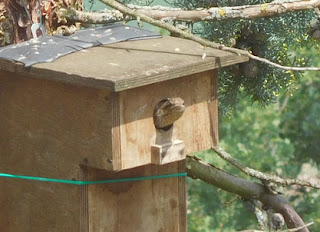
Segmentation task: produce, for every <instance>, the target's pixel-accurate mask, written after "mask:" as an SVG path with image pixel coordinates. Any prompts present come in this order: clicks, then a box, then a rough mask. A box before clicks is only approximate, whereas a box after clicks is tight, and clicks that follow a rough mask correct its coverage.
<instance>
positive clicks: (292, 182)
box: [212, 146, 320, 189]
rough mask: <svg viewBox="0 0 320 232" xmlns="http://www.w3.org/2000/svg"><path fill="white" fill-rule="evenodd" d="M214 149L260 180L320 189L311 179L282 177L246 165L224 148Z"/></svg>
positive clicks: (228, 160) (241, 169) (234, 164)
mask: <svg viewBox="0 0 320 232" xmlns="http://www.w3.org/2000/svg"><path fill="white" fill-rule="evenodd" d="M212 150H214V151H215V152H216V153H217V154H218V155H219V156H220V157H221V158H222V159H224V160H226V161H227V162H229V163H231V164H232V165H233V166H235V167H236V168H238V169H239V170H240V171H242V172H243V173H245V174H247V175H248V176H251V177H255V178H258V179H260V180H265V181H271V182H274V183H277V184H281V185H283V186H287V185H301V186H306V187H312V188H316V189H320V185H319V184H316V183H311V182H309V181H304V180H298V179H282V178H281V177H279V176H276V175H270V174H266V173H263V172H260V171H257V170H254V169H252V168H249V167H246V166H244V165H242V164H241V163H240V162H239V161H238V160H236V159H235V158H234V157H232V156H231V155H230V154H229V153H227V152H225V151H224V150H223V149H222V148H220V147H218V146H216V147H213V148H212Z"/></svg>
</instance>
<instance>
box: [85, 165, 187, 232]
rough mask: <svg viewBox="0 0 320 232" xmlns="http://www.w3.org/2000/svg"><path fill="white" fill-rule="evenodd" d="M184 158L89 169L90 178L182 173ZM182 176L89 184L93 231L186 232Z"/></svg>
mask: <svg viewBox="0 0 320 232" xmlns="http://www.w3.org/2000/svg"><path fill="white" fill-rule="evenodd" d="M183 166H184V167H185V164H184V161H180V163H179V162H175V163H171V164H167V165H162V166H158V165H147V166H144V167H139V168H135V169H130V170H125V171H120V172H117V173H116V174H115V173H114V172H108V171H103V170H98V169H91V170H89V176H90V178H92V179H113V178H126V177H138V176H150V175H163V174H172V173H178V172H184V171H185V168H182V167H183ZM185 181H186V180H185V177H177V178H176V177H174V178H166V179H155V180H144V181H136V182H126V183H113V184H102V185H90V186H89V216H90V231H92V232H109V231H110V232H124V231H125V232H136V231H161V232H186V230H185V228H186V217H185V215H186V212H185V211H186V198H185V195H186V189H185V188H184V186H185Z"/></svg>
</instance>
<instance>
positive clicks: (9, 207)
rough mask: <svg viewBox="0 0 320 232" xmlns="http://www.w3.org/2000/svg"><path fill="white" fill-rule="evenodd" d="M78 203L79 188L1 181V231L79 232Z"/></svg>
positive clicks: (22, 181) (10, 180) (23, 181)
mask: <svg viewBox="0 0 320 232" xmlns="http://www.w3.org/2000/svg"><path fill="white" fill-rule="evenodd" d="M1 169H2V167H1ZM79 203H80V200H79V186H75V185H65V184H55V183H45V182H38V181H28V180H15V179H5V178H0V208H1V210H0V228H1V231H5V232H35V231H37V232H61V231H68V232H79V231H81V230H80V224H79V212H80V209H79V206H80V204H79ZM81 232H82V231H81Z"/></svg>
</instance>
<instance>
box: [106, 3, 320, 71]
mask: <svg viewBox="0 0 320 232" xmlns="http://www.w3.org/2000/svg"><path fill="white" fill-rule="evenodd" d="M101 1H102V2H104V3H105V4H107V5H109V6H111V7H112V8H114V9H117V10H119V11H121V12H123V13H124V14H126V15H131V16H132V17H135V18H137V17H138V18H140V20H141V21H144V22H147V23H150V24H152V25H154V26H157V27H160V28H164V29H166V30H168V31H170V32H172V33H175V34H178V35H180V37H182V38H184V39H188V40H192V41H195V42H198V43H199V44H201V45H203V46H205V47H212V48H216V49H220V50H223V51H228V52H232V53H235V54H238V55H243V56H247V57H250V58H251V59H253V60H258V61H260V62H264V63H266V64H269V65H272V66H274V67H277V68H280V69H284V70H293V71H320V68H319V67H289V66H282V65H280V64H277V63H274V62H272V61H269V60H267V59H265V58H261V57H258V56H255V55H252V54H251V53H250V52H248V51H245V50H241V49H237V48H230V47H226V46H224V45H222V44H218V43H215V42H211V41H208V40H205V39H202V38H200V37H197V36H194V35H193V34H191V33H189V32H185V31H183V30H180V29H178V28H176V27H175V26H173V25H171V24H169V23H166V22H164V21H159V20H156V19H153V18H152V17H149V16H147V15H144V14H140V13H139V12H138V11H136V10H133V9H130V8H128V7H126V6H124V5H123V4H121V3H119V2H117V1H115V0H101Z"/></svg>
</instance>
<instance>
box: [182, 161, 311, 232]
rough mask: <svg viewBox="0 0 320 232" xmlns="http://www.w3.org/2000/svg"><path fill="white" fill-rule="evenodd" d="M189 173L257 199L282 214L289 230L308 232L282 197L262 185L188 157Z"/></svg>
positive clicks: (196, 177)
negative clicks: (270, 192)
mask: <svg viewBox="0 0 320 232" xmlns="http://www.w3.org/2000/svg"><path fill="white" fill-rule="evenodd" d="M187 173H188V176H189V177H191V178H193V179H200V180H202V181H204V182H206V183H208V184H211V185H214V186H216V187H218V188H221V189H223V190H225V191H228V192H231V193H235V194H238V195H240V196H241V197H243V198H244V199H248V200H250V199H256V200H259V201H261V202H262V204H263V205H264V206H265V207H267V208H272V209H273V210H274V211H275V212H277V213H281V214H282V215H283V217H284V219H285V222H286V224H287V226H288V228H298V227H301V228H302V229H300V232H308V231H309V230H308V228H307V227H303V226H305V224H304V222H303V220H302V219H301V217H300V216H299V215H298V214H297V212H296V211H295V210H294V209H293V208H292V207H291V206H290V204H289V203H288V202H287V201H286V200H285V199H284V198H283V197H282V196H281V195H270V194H268V191H267V189H266V188H265V186H263V185H262V184H258V183H255V182H251V181H247V180H244V179H241V178H239V177H236V176H233V175H230V174H228V173H226V172H224V171H222V170H220V169H218V168H216V167H215V166H213V165H211V164H208V163H205V162H203V161H201V160H200V159H198V158H196V157H191V156H188V157H187Z"/></svg>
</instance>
